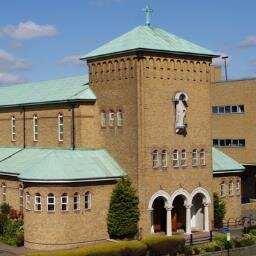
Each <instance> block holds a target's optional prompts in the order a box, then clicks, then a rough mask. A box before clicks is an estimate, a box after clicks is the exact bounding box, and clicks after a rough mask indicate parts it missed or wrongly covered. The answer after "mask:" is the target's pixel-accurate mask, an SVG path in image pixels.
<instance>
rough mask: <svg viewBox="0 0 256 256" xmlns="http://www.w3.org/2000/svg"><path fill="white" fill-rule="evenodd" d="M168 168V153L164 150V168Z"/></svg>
mask: <svg viewBox="0 0 256 256" xmlns="http://www.w3.org/2000/svg"><path fill="white" fill-rule="evenodd" d="M167 166H168V158H167V151H166V150H163V151H162V167H167Z"/></svg>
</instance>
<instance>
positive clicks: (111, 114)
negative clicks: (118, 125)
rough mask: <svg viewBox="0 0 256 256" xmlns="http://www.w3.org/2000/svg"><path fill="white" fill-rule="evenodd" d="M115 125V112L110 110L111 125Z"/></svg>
mask: <svg viewBox="0 0 256 256" xmlns="http://www.w3.org/2000/svg"><path fill="white" fill-rule="evenodd" d="M114 125H115V113H114V111H113V110H110V111H109V126H110V127H113V126H114Z"/></svg>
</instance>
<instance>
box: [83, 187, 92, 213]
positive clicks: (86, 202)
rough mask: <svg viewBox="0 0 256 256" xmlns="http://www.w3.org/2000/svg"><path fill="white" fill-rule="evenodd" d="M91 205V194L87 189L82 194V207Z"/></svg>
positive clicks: (86, 207)
mask: <svg viewBox="0 0 256 256" xmlns="http://www.w3.org/2000/svg"><path fill="white" fill-rule="evenodd" d="M91 207H92V195H91V193H90V192H89V191H88V192H86V193H85V194H84V208H85V209H91Z"/></svg>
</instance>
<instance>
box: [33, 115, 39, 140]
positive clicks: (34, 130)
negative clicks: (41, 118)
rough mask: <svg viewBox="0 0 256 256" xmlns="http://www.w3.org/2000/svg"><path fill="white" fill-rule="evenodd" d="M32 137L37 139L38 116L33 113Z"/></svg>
mask: <svg viewBox="0 0 256 256" xmlns="http://www.w3.org/2000/svg"><path fill="white" fill-rule="evenodd" d="M33 133H34V136H33V139H34V141H38V117H37V115H34V117H33Z"/></svg>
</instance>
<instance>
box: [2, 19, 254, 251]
mask: <svg viewBox="0 0 256 256" xmlns="http://www.w3.org/2000/svg"><path fill="white" fill-rule="evenodd" d="M215 57H218V55H217V54H215V53H213V52H211V51H209V50H207V49H205V48H202V47H200V46H198V45H195V44H193V43H191V42H188V41H186V40H184V39H181V38H179V37H177V36H175V35H172V34H170V33H168V32H166V31H164V30H162V29H159V28H155V27H152V26H150V24H147V25H146V26H138V27H136V28H135V29H133V30H131V31H129V32H127V33H126V34H124V35H121V36H120V37H118V38H117V39H114V40H113V41H111V42H109V43H107V44H105V45H103V46H102V47H100V48H98V49H96V50H94V51H92V52H90V53H89V54H87V55H85V56H83V57H82V58H81V59H82V60H84V61H85V62H86V63H87V65H88V67H89V75H88V76H80V77H71V78H65V79H58V80H52V81H44V82H38V83H30V84H22V85H13V86H6V87H1V88H0V145H1V148H0V183H1V194H0V202H8V203H9V204H10V205H11V206H12V207H14V208H15V209H20V210H21V211H22V212H23V214H24V223H25V224H24V230H25V246H27V247H29V248H38V249H53V248H71V247H76V246H80V245H84V244H87V243H91V242H97V241H102V240H105V239H107V238H108V233H107V224H106V218H107V213H108V206H109V200H110V196H111V192H112V189H113V187H114V185H115V183H116V181H117V180H118V179H119V178H120V177H121V176H124V175H126V174H128V175H129V176H130V178H131V179H132V181H133V186H134V188H135V189H136V190H137V193H138V195H139V199H140V205H139V207H140V213H141V217H140V222H139V230H140V235H141V236H146V235H150V234H153V233H158V232H161V233H162V232H164V233H166V235H172V234H173V233H174V232H177V231H184V233H186V234H190V233H191V232H193V231H205V232H207V231H209V230H210V229H211V228H212V222H213V192H218V193H219V194H221V196H223V198H225V200H226V201H227V202H228V204H227V216H226V217H227V218H237V217H240V215H241V182H243V181H241V177H243V176H242V173H243V172H244V170H245V167H246V168H253V164H254V163H255V161H254V159H256V158H255V156H254V153H252V152H251V151H252V150H253V149H254V144H255V143H254V139H253V135H252V134H251V133H250V132H248V129H247V128H246V127H248V125H250V127H254V126H253V122H254V121H253V120H254V119H253V112H250V111H252V109H253V106H254V101H253V97H254V96H253V95H256V94H255V93H254V87H255V85H256V81H255V80H248V81H238V82H237V81H233V82H230V81H228V82H217V81H218V80H220V76H219V74H220V73H219V70H218V69H217V68H214V67H213V66H212V65H211V63H212V59H213V58H215ZM244 86H246V90H244V89H243V88H244ZM247 87H248V91H247ZM230 91H232V93H230ZM247 94H248V95H247ZM233 95H235V96H233ZM245 95H246V96H245ZM247 104H248V106H247ZM222 106H224V112H225V111H228V110H227V109H228V108H226V106H230V108H229V109H230V111H229V112H227V114H226V115H224V113H222V112H220V109H221V111H222V108H220V107H222ZM212 107H213V108H212ZM235 107H236V112H234V111H235ZM250 108H251V109H250ZM216 109H217V110H218V115H216V114H217V113H215V112H216ZM212 111H213V113H212ZM247 111H248V112H247ZM225 113H226V112H225ZM238 113H239V114H238ZM222 114H223V115H222ZM241 120H242V121H241ZM249 122H250V123H249ZM234 127H237V129H234ZM223 140H225V144H224V146H223V148H221V151H222V152H221V151H219V150H218V149H217V148H212V146H213V144H214V146H216V147H222V145H223ZM230 143H231V144H230ZM222 149H223V150H222ZM254 151H255V150H254ZM234 159H235V160H234ZM241 164H243V165H241ZM244 166H245V167H244ZM246 172H247V169H246ZM245 179H246V177H245ZM247 192H248V193H253V191H251V188H247V190H246V191H245V194H246V193H247ZM96 230H97V232H95V231H96Z"/></svg>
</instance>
